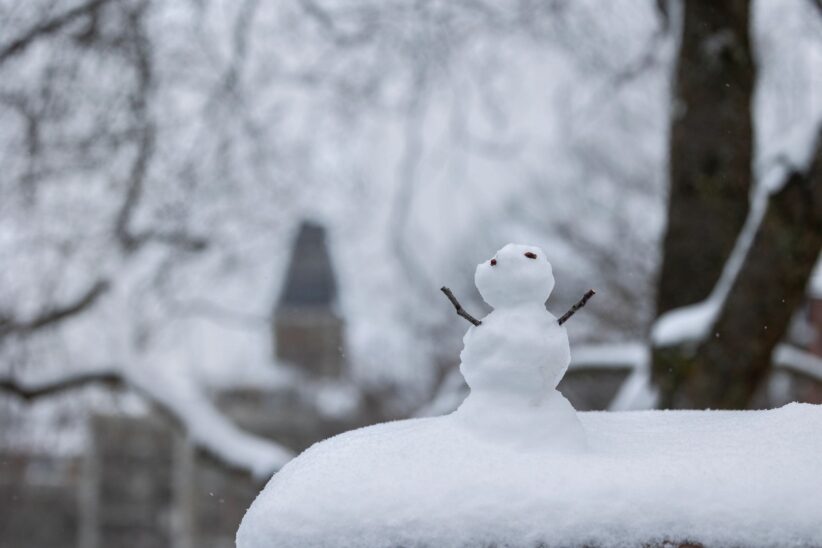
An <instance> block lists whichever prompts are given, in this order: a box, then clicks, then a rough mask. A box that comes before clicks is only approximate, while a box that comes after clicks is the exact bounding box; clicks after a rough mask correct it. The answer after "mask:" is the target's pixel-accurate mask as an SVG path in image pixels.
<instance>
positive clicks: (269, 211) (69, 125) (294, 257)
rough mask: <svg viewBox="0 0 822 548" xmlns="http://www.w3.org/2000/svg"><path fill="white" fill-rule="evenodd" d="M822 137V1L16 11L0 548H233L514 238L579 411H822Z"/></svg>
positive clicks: (454, 386)
mask: <svg viewBox="0 0 822 548" xmlns="http://www.w3.org/2000/svg"><path fill="white" fill-rule="evenodd" d="M821 120H822V4H820V3H819V1H818V0H758V1H754V2H747V1H743V0H729V1H728V2H722V3H720V2H708V1H696V0H687V1H684V2H683V1H676V0H673V1H667V0H657V1H653V0H620V1H610V2H597V1H595V0H576V1H571V0H505V1H496V0H425V1H420V0H335V1H332V0H283V1H265V0H235V1H228V0H225V1H218V0H177V1H174V2H171V1H167V2H160V1H157V0H90V1H83V0H60V1H53V0H52V1H46V0H0V547H3V548H19V547H23V546H25V547H30V548H41V547H42V548H45V547H75V546H76V547H80V548H102V547H115V548H120V547H123V548H128V547H146V548H148V547H174V548H186V547H191V548H194V547H196V548H207V547H215V548H216V547H223V546H226V547H227V546H233V536H234V532H235V531H236V527H237V525H238V523H239V520H240V518H241V516H242V514H243V512H244V510H245V508H246V507H247V506H248V505H249V504H250V502H251V500H252V499H253V497H254V496H255V494H256V493H257V492H258V491H259V489H260V488H261V486H262V485H263V484H264V482H265V481H266V479H267V478H268V477H270V475H271V473H272V472H274V471H275V470H277V469H278V468H279V467H281V466H282V465H283V464H284V463H285V462H287V460H288V459H289V458H290V456H292V455H293V454H294V452H295V451H300V450H302V449H304V448H305V447H307V446H309V445H310V444H311V443H313V442H314V441H317V440H319V439H322V438H324V437H327V436H329V435H332V434H334V433H337V432H340V431H343V430H347V429H350V428H354V427H356V426H360V425H364V424H369V423H373V422H377V421H383V420H388V419H393V418H406V417H410V416H425V415H431V414H438V413H446V412H449V411H451V410H453V409H454V408H455V407H456V406H457V405H458V404H459V402H460V401H461V398H462V397H463V396H464V394H465V386H464V384H463V383H462V380H461V377H460V375H459V373H458V370H457V366H458V364H459V351H460V349H461V337H462V335H463V334H464V332H465V330H466V329H467V327H468V324H467V323H466V322H465V321H464V320H462V319H461V318H459V317H457V316H456V315H455V314H454V310H453V308H451V306H450V305H449V303H448V302H447V301H446V299H445V298H444V297H443V295H442V294H440V292H439V287H440V286H441V285H448V286H449V287H451V288H452V289H453V290H454V292H455V294H456V295H457V296H458V297H459V299H460V300H461V301H462V304H463V305H464V306H465V307H466V308H467V309H468V310H469V311H471V312H472V313H474V314H475V315H481V314H484V313H485V312H487V311H488V310H489V309H488V307H487V306H486V305H484V304H483V302H482V300H481V299H480V297H479V295H478V293H477V292H476V290H475V289H474V285H473V279H472V278H473V270H474V268H475V266H476V264H477V263H479V262H480V261H483V260H487V259H489V258H490V257H492V256H493V254H494V252H495V251H496V250H497V249H498V248H499V247H501V246H502V245H504V244H505V243H507V242H509V241H517V242H523V243H533V244H537V245H540V246H541V247H542V248H543V249H544V250H545V251H546V253H547V254H548V256H549V260H550V261H551V262H552V264H553V267H554V273H555V276H556V278H557V285H556V290H555V292H554V295H553V296H552V297H551V299H550V301H549V302H548V308H549V309H550V310H551V311H552V312H553V313H554V314H555V315H557V316H558V315H560V314H562V313H563V312H564V311H565V310H567V308H568V307H569V306H570V305H571V304H572V303H573V302H575V301H576V300H577V299H578V298H579V297H580V296H581V295H582V293H583V292H584V291H585V290H587V289H589V288H591V287H593V288H595V289H596V290H597V296H596V297H595V298H594V299H592V300H591V301H590V302H589V303H588V305H587V306H586V307H585V308H584V309H583V310H582V311H581V312H579V313H578V314H577V315H575V316H574V317H573V319H572V320H571V321H569V323H568V324H567V326H568V329H569V334H570V337H571V341H572V353H573V356H574V357H573V363H572V366H571V370H570V371H569V373H568V375H567V377H566V379H565V380H564V381H563V384H562V385H561V389H562V390H563V392H564V393H565V394H566V395H567V396H568V397H569V398H570V399H571V400H572V402H573V403H574V404H575V405H576V406H577V408H578V409H581V410H590V409H612V410H625V409H643V408H653V407H696V408H705V407H712V408H751V407H771V406H777V405H782V404H783V403H786V402H788V401H793V400H800V401H809V402H816V403H819V402H822V273H821V272H820V270H822V269H820V268H819V267H818V266H815V265H817V263H818V262H819V253H820V244H822V152H820V150H822V149H821V148H820V137H819V136H820V123H822V122H820V121H821Z"/></svg>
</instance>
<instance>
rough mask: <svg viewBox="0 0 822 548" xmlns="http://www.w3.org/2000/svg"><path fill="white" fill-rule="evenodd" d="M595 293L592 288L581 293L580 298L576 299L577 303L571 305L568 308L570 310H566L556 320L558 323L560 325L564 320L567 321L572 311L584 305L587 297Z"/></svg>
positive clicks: (572, 313)
mask: <svg viewBox="0 0 822 548" xmlns="http://www.w3.org/2000/svg"><path fill="white" fill-rule="evenodd" d="M596 294H597V292H596V291H594V290H593V289H589V290H588V291H586V292H585V295H583V296H582V298H581V299H580V300H578V301H577V304H575V305H574V306H572V307H571V308H570V310H568V312H566V313H565V314H563V315H562V317H561V318H560V319H559V320H558V321H559V325H562V324H564V323H565V322H567V321H568V319H569V318H570V317H571V316H573V315H574V313H575V312H576V311H577V310H579V309H580V308H582V307H583V306H585V303H587V302H588V299H590V298H591V297H593V296H594V295H596Z"/></svg>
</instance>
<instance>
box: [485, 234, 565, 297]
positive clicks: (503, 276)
mask: <svg viewBox="0 0 822 548" xmlns="http://www.w3.org/2000/svg"><path fill="white" fill-rule="evenodd" d="M474 283H476V284H477V289H479V292H480V295H482V298H483V299H485V302H487V303H488V304H490V305H491V306H493V307H494V308H501V307H506V306H517V305H520V304H526V303H538V304H544V303H545V301H547V300H548V296H549V295H550V294H551V290H552V289H554V273H553V271H552V269H551V263H549V262H548V259H547V258H546V257H545V253H544V252H543V251H542V250H541V249H540V248H538V247H536V246H533V245H520V244H508V245H506V246H505V247H503V248H502V249H500V250H499V251H497V254H496V255H495V256H494V257H493V258H492V259H490V260H488V261H485V262H482V263H480V264H478V265H477V271H476V273H475V274H474Z"/></svg>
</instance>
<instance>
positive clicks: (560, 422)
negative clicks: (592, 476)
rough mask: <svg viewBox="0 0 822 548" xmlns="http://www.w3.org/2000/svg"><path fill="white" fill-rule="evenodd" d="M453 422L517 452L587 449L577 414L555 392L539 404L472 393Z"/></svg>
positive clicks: (503, 395) (454, 415) (552, 391)
mask: <svg viewBox="0 0 822 548" xmlns="http://www.w3.org/2000/svg"><path fill="white" fill-rule="evenodd" d="M453 418H454V420H455V421H456V422H457V423H458V424H460V425H461V426H462V427H463V428H464V429H465V430H467V431H468V432H470V433H471V434H472V435H474V436H476V437H479V438H481V439H483V438H484V439H486V440H488V441H489V442H492V443H495V444H500V443H501V444H505V445H508V446H510V447H511V448H514V449H517V450H529V449H534V450H539V451H555V452H563V453H568V452H581V451H585V450H586V448H587V446H588V443H587V437H586V435H585V430H584V429H583V427H582V423H581V422H580V420H579V418H578V417H577V413H576V410H575V409H574V408H573V406H572V405H571V402H569V401H568V400H567V399H566V398H565V397H564V396H563V395H562V394H560V393H559V392H558V391H557V390H551V391H550V392H549V393H548V394H546V395H545V396H544V397H542V398H541V399H540V400H539V401H527V400H523V399H522V398H520V397H517V396H515V395H510V396H509V395H506V394H499V393H494V392H481V391H477V390H472V391H471V394H470V395H469V396H468V397H467V398H466V399H465V401H464V402H463V403H462V405H461V406H460V407H459V409H457V411H456V412H455V413H454V414H453Z"/></svg>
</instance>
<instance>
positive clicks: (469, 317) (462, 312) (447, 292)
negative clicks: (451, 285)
mask: <svg viewBox="0 0 822 548" xmlns="http://www.w3.org/2000/svg"><path fill="white" fill-rule="evenodd" d="M440 291H442V292H443V293H445V296H446V297H448V300H449V301H451V304H453V305H454V308H456V309H457V315H459V316H462V317H463V318H465V319H466V320H468V321H469V322H471V323H472V324H474V325H481V324H482V322H481V321H479V320H478V319H476V318H475V317H474V316H472V315H471V314H469V313H468V312H466V311H465V309H464V308H463V307H462V305H461V304H460V302H459V301H458V300H457V298H456V297H455V296H454V294H453V293H452V292H451V290H450V289H448V288H447V287H444V286H443V287H441V288H440Z"/></svg>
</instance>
